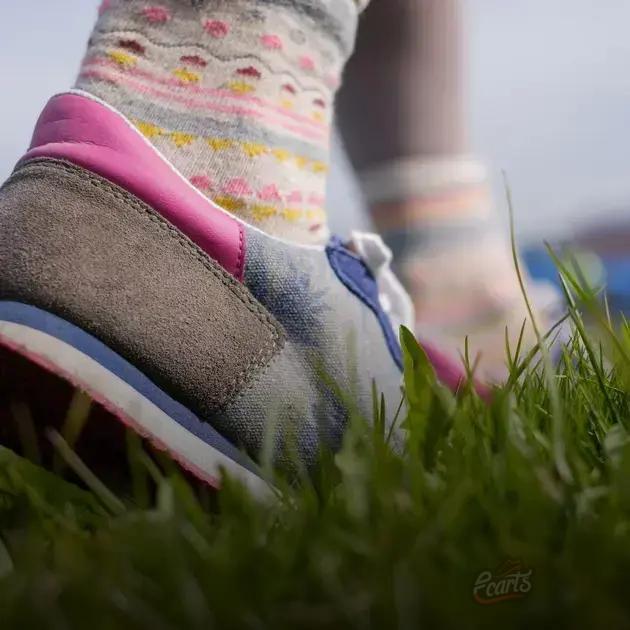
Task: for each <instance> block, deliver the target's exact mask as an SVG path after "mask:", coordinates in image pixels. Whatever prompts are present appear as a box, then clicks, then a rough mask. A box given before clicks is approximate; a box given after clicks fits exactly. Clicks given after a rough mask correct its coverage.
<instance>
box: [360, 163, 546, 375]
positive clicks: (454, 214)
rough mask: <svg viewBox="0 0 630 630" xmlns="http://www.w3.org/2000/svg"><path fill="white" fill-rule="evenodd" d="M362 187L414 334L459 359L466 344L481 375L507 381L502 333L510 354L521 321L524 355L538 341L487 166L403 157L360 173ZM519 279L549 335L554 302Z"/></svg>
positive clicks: (543, 289)
mask: <svg viewBox="0 0 630 630" xmlns="http://www.w3.org/2000/svg"><path fill="white" fill-rule="evenodd" d="M363 181H364V185H365V189H366V192H367V194H368V197H369V198H370V200H371V202H372V207H373V208H374V211H373V217H374V220H375V222H376V225H377V227H378V229H379V231H380V232H381V234H382V235H383V237H384V239H385V241H386V242H387V243H388V244H389V246H390V247H391V248H392V250H393V252H394V255H395V258H396V260H397V266H398V272H399V273H400V275H401V278H402V280H403V282H404V283H405V285H406V287H407V289H408V290H409V292H410V294H411V297H412V300H413V301H414V305H415V307H416V318H417V319H416V332H417V333H418V336H419V337H420V338H421V339H423V338H424V339H430V340H431V341H432V342H434V343H437V344H439V345H440V347H441V348H442V349H445V350H447V351H448V350H449V349H450V351H451V353H452V354H453V356H457V354H458V353H459V354H463V352H464V348H465V341H466V338H468V343H469V352H470V357H471V359H474V358H475V357H478V358H480V359H481V362H480V365H479V370H478V376H479V377H481V378H485V379H489V380H493V381H498V380H501V379H502V378H504V377H505V374H506V370H505V365H506V352H505V329H506V327H507V328H508V334H509V340H510V346H511V348H512V351H514V349H515V347H516V344H517V339H518V337H519V335H520V332H521V327H522V326H523V323H524V322H525V321H526V320H527V324H526V325H525V329H524V338H523V346H522V347H523V349H524V350H525V352H526V351H528V350H529V349H530V348H531V347H532V346H533V345H535V343H536V338H535V335H534V330H533V327H532V326H531V323H530V321H529V315H528V312H527V308H526V304H525V301H524V299H523V296H522V293H521V289H520V286H519V283H518V278H517V275H516V271H515V267H514V261H513V257H512V251H511V244H510V238H509V234H508V233H507V230H506V229H504V228H503V227H502V226H500V222H499V221H498V218H497V216H496V213H495V212H494V210H493V206H492V203H491V199H490V193H489V190H488V186H487V183H486V176H485V170H484V169H483V167H482V166H481V165H479V164H478V163H476V162H475V161H473V160H470V159H467V158H445V159H438V160H426V159H425V160H422V161H418V160H401V161H398V162H394V163H391V164H390V165H388V166H386V167H381V168H377V169H373V170H372V171H371V172H366V173H364V174H363ZM399 198H403V199H406V200H407V201H398V200H396V199H399ZM394 200H396V201H394ZM523 273H524V274H525V272H523ZM525 275H526V274H525ZM525 280H526V284H527V291H528V295H529V297H530V298H531V299H532V302H533V303H534V305H535V308H536V310H537V319H538V322H537V323H538V324H539V325H540V327H541V330H542V331H543V332H546V331H547V329H548V328H549V326H550V324H551V323H553V322H552V319H551V317H552V316H551V315H550V317H546V314H547V313H551V311H553V310H555V309H556V307H557V306H558V302H557V300H556V297H557V296H556V294H555V292H554V291H553V290H552V289H551V288H550V287H548V286H546V285H545V286H543V285H538V284H534V283H531V282H529V281H528V280H527V278H525Z"/></svg>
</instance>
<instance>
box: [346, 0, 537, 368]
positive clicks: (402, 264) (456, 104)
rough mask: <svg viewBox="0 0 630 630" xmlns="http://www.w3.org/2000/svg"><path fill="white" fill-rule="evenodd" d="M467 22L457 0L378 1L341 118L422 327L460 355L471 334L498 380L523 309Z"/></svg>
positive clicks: (364, 29) (365, 27)
mask: <svg viewBox="0 0 630 630" xmlns="http://www.w3.org/2000/svg"><path fill="white" fill-rule="evenodd" d="M463 26H464V17H463V15H462V5H461V2H460V1H459V0H373V2H372V4H371V6H370V7H369V8H368V10H367V11H366V13H365V15H364V16H363V19H362V23H361V25H360V31H359V39H358V45H357V50H356V54H355V56H354V57H353V59H352V60H351V62H350V64H349V68H348V72H347V77H346V81H345V85H344V87H343V89H342V91H341V95H340V98H339V115H340V126H341V132H342V135H343V137H344V139H345V142H346V145H347V149H348V152H349V154H350V157H351V160H352V162H353V164H354V165H355V167H356V168H357V170H358V172H359V175H360V177H361V181H362V184H363V189H364V191H365V194H366V197H367V201H368V203H369V206H370V210H371V214H372V218H373V220H374V222H375V224H376V227H377V228H378V230H379V231H380V232H381V234H382V235H383V237H384V238H385V240H386V242H387V243H388V244H389V246H390V247H391V248H392V250H393V251H394V256H395V259H396V261H397V267H398V271H399V273H400V275H401V277H402V279H403V282H404V283H405V284H406V286H407V288H408V289H409V291H410V293H411V296H412V299H413V301H414V304H415V307H416V316H417V332H418V334H419V335H420V336H421V337H427V338H430V339H433V340H439V341H441V342H442V343H443V344H445V346H446V347H447V348H450V349H451V350H452V352H453V353H456V352H458V351H459V352H461V351H462V350H463V347H464V342H465V338H466V336H469V341H470V347H471V349H472V351H473V353H474V354H475V355H477V354H481V356H482V357H483V363H482V373H483V374H484V375H485V376H487V377H490V378H500V377H501V375H502V374H503V372H504V356H505V350H504V345H505V342H504V335H505V327H506V326H508V328H509V331H510V333H511V338H512V340H514V338H515V337H516V336H517V335H518V334H519V332H520V328H521V326H522V324H523V322H524V320H525V319H526V318H527V313H526V310H525V304H524V300H523V298H522V296H521V294H520V289H519V287H518V283H517V281H516V275H515V272H514V265H513V262H512V255H511V251H510V244H509V239H508V237H507V235H506V234H505V231H504V230H502V229H501V228H500V227H499V224H498V221H497V218H496V215H495V213H494V212H493V208H492V203H491V200H490V195H489V192H488V185H487V181H486V173H485V169H484V167H483V165H482V164H480V163H479V162H478V161H476V160H475V159H473V158H472V157H471V156H470V151H469V144H468V131H467V104H466V98H465V70H466V62H465V56H464V34H463ZM526 334H527V337H528V340H529V342H530V343H531V342H532V341H533V335H532V331H531V328H529V327H528V328H527V333H526ZM513 343H514V342H513Z"/></svg>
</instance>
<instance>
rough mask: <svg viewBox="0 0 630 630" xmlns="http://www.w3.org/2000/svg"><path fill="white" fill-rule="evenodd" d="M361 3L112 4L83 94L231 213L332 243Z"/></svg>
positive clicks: (102, 15) (173, 0)
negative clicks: (333, 195)
mask: <svg viewBox="0 0 630 630" xmlns="http://www.w3.org/2000/svg"><path fill="white" fill-rule="evenodd" d="M361 3H363V0H360V1H359V0H158V3H157V4H151V3H147V2H146V1H145V0H104V2H103V4H102V5H101V8H100V11H99V19H98V21H97V24H96V27H95V29H94V32H93V34H92V37H91V39H90V42H89V47H88V51H87V55H86V57H85V60H84V62H83V65H82V67H81V71H80V75H79V78H78V81H77V84H76V87H77V88H78V89H81V90H84V91H86V92H89V93H91V94H93V95H95V96H98V97H100V98H101V99H103V100H104V101H106V102H107V103H109V104H111V105H112V106H114V107H115V108H117V109H118V110H119V111H121V112H122V113H123V114H125V115H126V116H127V117H128V118H129V119H130V120H131V121H132V122H134V123H135V124H136V125H137V126H138V128H139V129H140V130H141V131H142V132H143V133H144V134H145V135H146V136H147V137H148V138H149V139H150V141H151V142H152V143H153V144H154V145H155V146H156V147H157V148H158V149H159V150H160V151H161V152H162V153H163V154H164V155H165V156H166V157H167V158H168V159H169V160H170V161H171V162H172V163H173V164H174V165H175V166H176V167H177V168H178V169H179V170H180V171H181V172H182V174H183V175H184V176H185V177H187V178H188V179H189V180H190V181H191V182H192V184H193V185H195V186H196V187H197V188H198V189H199V190H201V191H202V192H203V193H205V194H206V195H207V196H208V197H210V198H212V199H213V200H214V201H215V202H216V203H218V204H219V205H220V206H222V207H223V208H224V209H226V210H228V211H230V212H233V213H234V214H236V215H238V216H239V217H241V218H243V219H244V220H246V221H248V222H249V223H252V224H255V225H258V226H259V227H260V228H262V229H263V230H265V231H267V232H269V233H271V234H274V235H277V236H281V237H283V238H286V239H289V240H292V241H296V242H300V243H321V242H322V241H324V240H326V238H327V237H328V227H327V220H326V213H325V210H324V208H325V189H326V179H327V177H326V173H327V170H328V149H329V128H330V123H331V118H332V114H333V102H334V97H335V93H336V91H337V88H338V86H339V83H340V77H341V73H342V70H343V67H344V64H345V62H346V60H347V58H348V57H349V55H350V53H351V52H352V49H353V46H354V40H355V34H356V28H357V22H358V12H359V10H358V9H359V6H358V5H359V4H361Z"/></svg>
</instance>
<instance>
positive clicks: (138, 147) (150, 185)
mask: <svg viewBox="0 0 630 630" xmlns="http://www.w3.org/2000/svg"><path fill="white" fill-rule="evenodd" d="M43 157H47V158H55V159H59V160H65V161H67V162H71V163H73V164H76V165H77V166H81V167H82V168H85V169H87V170H89V171H92V172H93V173H95V174H97V175H100V176H101V177H104V178H105V179H108V180H109V181H111V182H112V183H114V184H117V185H118V186H120V187H121V188H124V189H125V190H127V191H128V192H130V193H132V194H133V195H135V196H136V197H138V198H139V199H141V200H142V201H144V202H145V203H146V204H147V205H149V206H150V207H151V208H153V209H154V210H155V211H156V212H159V213H160V214H161V215H162V217H164V218H165V219H166V220H167V221H169V222H170V223H171V224H172V225H174V226H175V227H177V228H178V229H179V230H180V231H181V232H183V233H184V234H185V235H186V236H187V237H188V238H190V240H191V241H193V242H194V243H196V244H197V245H198V246H199V247H200V248H201V249H202V250H203V251H204V252H206V253H207V254H208V255H209V256H210V257H211V258H213V259H214V260H216V261H217V262H218V263H219V264H220V265H221V266H222V267H223V268H224V269H226V271H228V272H229V273H230V274H232V275H233V276H234V277H236V278H237V279H238V280H242V279H243V268H244V264H245V233H244V227H243V225H242V224H241V223H239V222H238V221H236V220H235V219H234V218H233V217H230V216H229V215H228V214H227V213H226V212H224V211H223V210H221V209H220V208H219V207H218V206H216V205H214V204H213V203H212V202H211V201H210V200H208V199H206V198H205V197H203V196H202V195H201V194H199V193H197V191H195V190H194V189H193V188H191V186H190V185H189V184H188V182H186V180H184V179H183V177H182V176H181V175H180V174H179V173H177V172H176V171H175V170H174V169H173V168H172V167H171V166H170V165H169V164H168V162H167V161H166V160H165V159H164V158H163V157H162V156H160V154H159V153H158V152H157V151H155V150H154V149H153V148H152V147H151V146H150V145H149V144H148V143H147V142H146V141H145V139H144V138H143V137H142V136H141V135H140V133H139V132H138V131H137V130H135V129H134V128H133V127H132V126H131V125H130V124H129V123H128V122H127V121H126V120H125V119H124V118H123V117H122V116H120V115H119V114H116V112H114V111H113V110H111V109H109V108H108V107H106V106H104V105H102V104H100V103H98V102H97V101H94V100H92V99H90V98H88V97H87V96H81V95H79V94H63V95H60V96H55V97H54V98H53V99H51V100H50V102H49V103H48V105H47V106H46V107H45V109H44V111H43V112H42V115H41V116H40V118H39V121H38V123H37V126H36V128H35V133H34V136H33V140H32V142H31V147H30V149H29V151H28V153H27V154H26V155H25V156H24V157H23V158H22V160H21V161H20V163H24V162H25V161H28V160H32V159H34V158H43Z"/></svg>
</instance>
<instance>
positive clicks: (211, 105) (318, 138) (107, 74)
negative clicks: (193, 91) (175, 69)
mask: <svg viewBox="0 0 630 630" xmlns="http://www.w3.org/2000/svg"><path fill="white" fill-rule="evenodd" d="M80 77H81V78H87V79H90V78H91V79H98V80H101V81H110V82H115V83H119V84H121V85H126V86H128V87H130V88H132V89H134V90H135V91H136V92H138V93H140V94H147V95H149V96H153V97H156V98H163V99H165V100H168V101H171V102H173V101H175V102H178V103H181V104H182V105H185V106H186V107H190V108H192V109H198V110H199V109H201V110H206V111H212V112H217V113H221V114H230V115H236V116H244V117H248V118H255V119H259V120H263V121H265V122H267V123H270V124H275V125H277V126H279V127H281V128H283V129H285V130H286V131H290V132H291V133H293V134H295V135H297V136H300V137H302V138H303V139H305V140H308V141H310V142H312V143H315V144H318V145H319V146H321V147H322V148H324V149H327V148H328V142H329V138H328V134H325V135H323V134H320V133H315V132H312V131H311V130H309V129H304V128H302V127H296V126H294V125H290V124H287V123H285V122H284V121H279V120H277V117H275V116H269V115H268V114H265V113H264V112H260V111H257V110H255V109H250V108H246V107H239V106H237V105H221V104H219V103H217V102H213V101H200V100H197V99H193V98H189V97H185V96H179V95H177V94H174V93H172V92H166V91H164V90H159V89H156V88H153V87H151V86H149V85H145V84H143V83H140V82H139V81H135V80H134V79H131V78H129V77H127V76H126V75H125V74H121V73H118V72H111V71H109V70H108V69H105V68H101V69H99V68H94V69H90V68H87V67H86V68H85V69H84V70H83V71H82V72H81V74H80Z"/></svg>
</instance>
